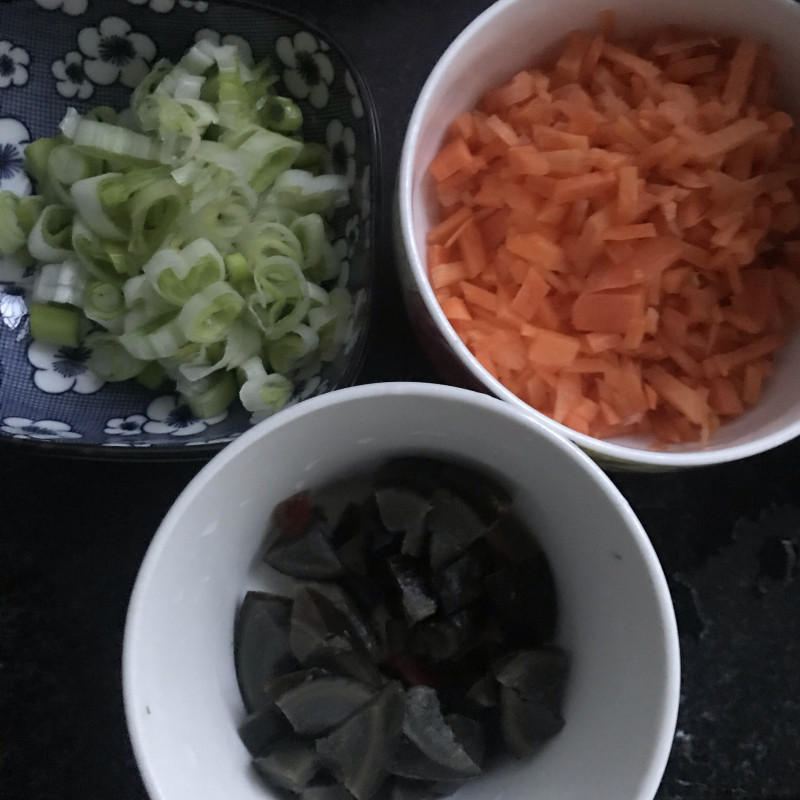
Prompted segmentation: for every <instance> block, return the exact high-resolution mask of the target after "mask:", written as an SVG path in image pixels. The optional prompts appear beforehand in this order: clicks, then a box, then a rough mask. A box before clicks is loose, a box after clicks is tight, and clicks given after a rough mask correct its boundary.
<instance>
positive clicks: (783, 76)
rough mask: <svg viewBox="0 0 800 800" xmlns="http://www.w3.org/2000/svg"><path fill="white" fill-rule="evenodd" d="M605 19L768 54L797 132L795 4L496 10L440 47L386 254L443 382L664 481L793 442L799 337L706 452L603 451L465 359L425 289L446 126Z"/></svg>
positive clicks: (551, 5)
mask: <svg viewBox="0 0 800 800" xmlns="http://www.w3.org/2000/svg"><path fill="white" fill-rule="evenodd" d="M609 7H613V9H614V10H615V12H616V17H617V20H618V23H619V29H620V32H621V33H622V34H623V35H627V34H633V33H636V32H637V31H640V30H646V29H648V28H651V27H653V26H656V25H660V24H665V23H675V24H683V25H687V26H692V27H695V28H699V29H704V30H709V31H715V32H718V33H731V34H747V35H748V36H750V37H752V38H754V39H757V40H763V41H767V42H769V43H770V44H771V46H772V53H773V57H774V60H775V64H776V68H777V69H776V72H777V75H778V76H779V78H780V93H781V105H782V106H783V108H785V110H787V111H788V112H789V113H791V114H792V115H793V116H794V117H795V119H796V120H798V121H800V80H798V78H800V47H798V42H800V5H798V4H797V3H795V2H792V0H701V1H700V2H698V0H670V2H664V0H617V2H614V3H608V2H607V0H558V2H548V0H500V2H497V3H496V4H495V5H493V6H491V7H490V8H489V9H488V10H487V11H485V12H484V13H483V14H482V15H481V16H479V17H478V18H477V19H475V20H474V21H473V22H472V23H471V24H470V25H469V26H468V27H467V28H466V29H465V30H464V31H463V32H462V33H461V34H460V35H459V36H458V37H457V38H456V39H455V40H454V41H453V42H452V44H451V45H450V46H449V47H448V49H447V50H446V51H445V53H444V55H443V56H442V57H441V59H440V60H439V62H438V63H437V64H436V66H435V68H434V69H433V71H432V72H431V74H430V76H429V78H428V80H427V82H426V83H425V86H424V87H423V90H422V92H421V94H420V96H419V99H418V101H417V104H416V106H415V108H414V111H413V114H412V116H411V120H410V123H409V127H408V131H407V134H406V139H405V143H404V147H403V153H402V159H401V163H400V170H399V175H398V184H397V197H396V205H395V247H396V253H397V262H398V267H399V270H400V279H401V282H402V285H403V291H404V296H405V302H406V306H407V308H408V311H409V314H410V316H411V320H412V323H413V325H414V327H415V330H416V331H417V334H418V336H419V338H420V340H421V342H422V344H423V346H424V347H425V348H426V349H427V351H428V353H429V354H430V356H431V358H432V359H433V360H434V362H435V363H436V364H437V365H438V366H439V368H440V369H441V370H442V375H443V376H444V377H445V378H447V379H448V380H450V381H451V382H453V383H458V384H460V385H465V386H470V387H472V388H479V389H481V390H483V391H486V392H490V393H492V394H494V395H496V396H497V397H500V398H502V399H503V400H506V401H508V402H510V403H512V404H513V405H514V406H515V407H516V408H518V409H520V410H521V411H523V412H524V413H526V414H529V415H531V416H533V417H534V418H536V419H538V420H540V421H541V422H543V423H544V424H545V425H546V426H547V427H548V428H550V429H551V430H553V431H556V432H557V433H559V434H561V435H562V436H566V437H568V438H569V439H571V440H572V441H574V442H576V443H577V444H578V445H580V446H581V447H582V448H583V449H585V450H586V451H587V452H589V453H590V454H591V455H592V456H593V457H594V458H596V459H597V460H599V461H600V462H601V463H603V464H605V465H607V466H618V467H621V468H627V469H655V470H663V469H670V468H677V467H693V466H701V465H707V464H715V463H721V462H725V461H733V460H735V459H740V458H744V457H746V456H750V455H753V454H755V453H759V452H763V451H765V450H768V449H770V448H773V447H776V446H777V445H779V444H782V443H783V442H786V441H788V440H790V439H792V438H794V437H795V436H798V435H800V335H795V336H794V337H793V339H792V341H791V342H790V344H789V345H787V347H785V348H784V349H783V350H782V351H780V352H779V354H778V357H777V359H776V369H775V373H774V375H773V376H772V377H771V378H770V380H769V382H768V385H767V386H766V388H765V391H764V394H763V395H762V398H761V399H760V401H759V402H758V404H757V405H756V406H755V407H753V408H752V409H750V410H749V411H747V412H746V413H745V414H743V415H742V416H740V417H739V418H737V419H735V420H734V421H732V422H728V423H726V424H724V425H723V426H722V427H721V429H720V430H719V431H718V432H717V433H716V434H715V435H714V436H713V437H712V439H711V441H710V442H709V443H708V444H705V445H697V444H687V445H681V446H675V447H670V448H669V449H667V450H663V451H657V450H652V449H650V447H649V440H646V439H645V438H635V437H624V438H622V437H620V438H617V439H614V440H608V441H602V440H599V439H595V438H592V437H590V436H586V435H583V434H581V433H577V432H575V431H573V430H572V429H570V428H568V427H565V426H564V425H561V424H559V423H556V422H554V421H553V420H552V419H550V418H549V417H547V416H545V415H544V414H541V413H539V412H538V411H535V410H534V409H532V408H531V407H530V406H529V405H527V403H525V402H523V401H522V400H520V399H519V398H518V397H517V396H516V395H514V394H513V393H512V392H510V391H509V390H507V389H506V388H505V387H504V386H503V385H502V384H501V383H500V382H499V381H497V380H496V379H495V378H493V377H492V376H491V374H490V373H489V372H488V371H487V370H486V369H484V368H483V367H482V366H481V364H480V363H479V362H478V360H477V359H476V358H475V357H474V356H473V355H472V354H471V353H470V351H469V350H468V348H467V347H466V345H465V344H464V343H463V342H462V341H461V339H460V338H459V337H458V335H457V334H456V333H455V331H454V330H453V328H452V326H451V325H450V323H449V322H448V321H447V318H446V317H445V315H444V313H443V312H442V310H441V308H440V306H439V304H438V302H437V300H436V297H435V296H434V293H433V290H432V289H431V286H430V283H429V281H428V277H427V269H426V256H425V234H426V233H427V231H428V230H429V229H430V228H431V227H432V224H431V223H432V220H436V219H437V217H436V209H435V200H434V196H433V193H432V184H431V179H430V178H429V176H428V174H427V170H428V165H429V164H430V162H431V160H432V158H433V156H434V155H435V154H436V153H437V151H438V149H439V147H440V146H441V143H442V140H443V136H444V133H445V130H446V128H447V126H448V125H449V123H450V122H451V121H452V120H453V119H454V118H455V117H456V116H457V115H458V114H459V113H461V112H463V111H466V110H470V109H472V108H473V107H474V105H475V103H476V101H477V100H478V99H479V98H480V97H481V95H482V94H483V93H484V92H485V91H486V90H487V89H489V88H492V87H495V86H500V85H501V84H502V83H503V82H505V81H506V80H508V78H510V77H511V76H512V75H513V74H515V73H516V72H518V71H519V70H520V69H523V68H526V67H529V66H531V65H533V64H535V63H536V62H537V61H538V60H539V59H541V58H543V57H544V56H546V55H548V54H549V52H551V51H552V48H553V47H554V46H555V45H557V44H558V43H560V42H561V41H562V40H563V37H564V36H565V35H566V34H567V33H568V32H569V31H570V30H573V29H575V28H585V29H592V28H596V27H597V21H598V13H599V12H600V11H602V10H604V9H606V8H609Z"/></svg>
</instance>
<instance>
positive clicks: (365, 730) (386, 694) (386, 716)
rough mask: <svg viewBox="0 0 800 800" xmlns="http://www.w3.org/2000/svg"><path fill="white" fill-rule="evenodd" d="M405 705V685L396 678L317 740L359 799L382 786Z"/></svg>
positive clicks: (334, 767)
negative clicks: (403, 686)
mask: <svg viewBox="0 0 800 800" xmlns="http://www.w3.org/2000/svg"><path fill="white" fill-rule="evenodd" d="M405 704H406V701H405V692H403V688H402V686H401V685H400V684H399V683H397V682H394V681H393V682H391V683H389V684H387V685H386V686H385V687H384V688H383V689H382V690H381V691H380V692H379V693H378V694H376V695H375V696H374V697H373V699H372V700H370V701H369V702H368V703H367V704H365V705H364V706H362V707H361V708H360V709H359V710H358V711H357V712H356V713H354V714H353V715H351V716H350V717H349V718H348V719H347V720H345V722H343V723H342V724H341V725H340V726H339V727H338V728H336V729H335V730H334V731H332V732H331V733H329V734H328V735H327V736H326V737H325V738H323V739H318V740H317V752H318V753H319V754H320V755H321V756H322V757H323V759H324V760H325V761H326V762H327V763H328V764H329V765H330V767H331V769H332V770H333V771H334V774H336V775H337V777H338V778H340V779H341V781H342V783H343V784H344V785H345V786H346V787H347V789H348V790H349V791H350V793H351V794H353V796H354V797H355V798H356V800H369V799H370V798H372V797H374V796H375V795H376V793H377V792H378V790H379V789H380V787H381V784H382V783H383V781H384V778H385V777H386V762H387V760H388V757H389V754H390V753H391V752H392V750H393V748H394V746H395V743H396V741H397V738H398V736H399V734H400V730H401V728H402V726H403V717H404V714H405Z"/></svg>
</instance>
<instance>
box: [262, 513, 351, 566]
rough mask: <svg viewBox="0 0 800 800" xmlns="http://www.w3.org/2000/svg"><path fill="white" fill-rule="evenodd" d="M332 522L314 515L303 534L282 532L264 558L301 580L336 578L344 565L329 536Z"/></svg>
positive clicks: (268, 562) (271, 564)
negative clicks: (329, 524)
mask: <svg viewBox="0 0 800 800" xmlns="http://www.w3.org/2000/svg"><path fill="white" fill-rule="evenodd" d="M328 537H329V527H328V523H327V522H325V521H324V520H322V519H319V518H314V519H312V520H311V523H310V524H309V526H308V527H307V528H306V530H305V531H303V532H302V533H301V534H294V533H293V534H292V535H291V536H288V535H280V536H278V538H277V539H275V540H274V541H273V542H272V544H271V545H270V546H269V547H268V549H267V551H266V553H265V554H264V561H265V562H266V563H267V564H269V565H270V566H271V567H272V568H273V569H276V570H278V572H282V573H283V574H284V575H288V576H290V577H292V578H299V579H301V580H332V579H334V578H338V577H340V576H341V575H342V574H343V573H344V567H343V566H342V563H341V561H339V559H338V558H337V556H336V553H335V552H334V550H333V547H332V546H331V543H330V541H329V539H328Z"/></svg>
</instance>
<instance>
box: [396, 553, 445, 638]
mask: <svg viewBox="0 0 800 800" xmlns="http://www.w3.org/2000/svg"><path fill="white" fill-rule="evenodd" d="M387 564H388V567H389V576H390V578H391V580H392V586H393V589H394V590H395V592H396V593H397V594H399V595H400V600H401V602H402V606H403V612H404V614H405V616H406V619H407V620H408V622H409V623H410V624H412V625H413V624H415V623H417V622H419V621H420V620H423V619H426V618H427V617H430V616H432V615H433V614H435V613H436V608H437V605H436V599H435V598H434V597H433V595H432V592H431V591H430V589H429V588H428V584H427V579H426V576H425V575H424V574H423V572H422V569H421V565H420V563H419V561H417V559H415V558H412V557H411V556H404V555H401V554H397V555H393V556H391V558H389V560H388V562H387Z"/></svg>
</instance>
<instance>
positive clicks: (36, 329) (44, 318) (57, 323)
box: [28, 303, 82, 347]
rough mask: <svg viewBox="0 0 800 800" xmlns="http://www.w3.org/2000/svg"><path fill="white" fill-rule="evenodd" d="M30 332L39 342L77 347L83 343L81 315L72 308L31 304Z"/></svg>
mask: <svg viewBox="0 0 800 800" xmlns="http://www.w3.org/2000/svg"><path fill="white" fill-rule="evenodd" d="M28 310H29V312H30V319H29V322H30V332H31V336H33V338H34V339H36V340H37V341H39V342H47V343H48V344H55V345H58V346H60V347H77V346H78V345H79V344H80V342H81V328H82V325H81V314H80V311H78V309H77V308H74V307H72V306H57V305H51V304H50V303H31V305H30V307H29V309H28Z"/></svg>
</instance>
